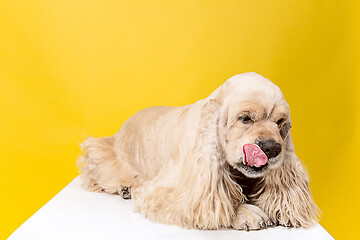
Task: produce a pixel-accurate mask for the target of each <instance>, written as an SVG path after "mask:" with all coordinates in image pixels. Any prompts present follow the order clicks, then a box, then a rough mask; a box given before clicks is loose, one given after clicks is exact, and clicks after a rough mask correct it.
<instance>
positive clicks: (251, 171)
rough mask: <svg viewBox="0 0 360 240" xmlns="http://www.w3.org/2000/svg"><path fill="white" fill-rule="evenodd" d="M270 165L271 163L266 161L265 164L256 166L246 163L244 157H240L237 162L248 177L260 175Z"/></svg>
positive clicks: (238, 166)
mask: <svg viewBox="0 0 360 240" xmlns="http://www.w3.org/2000/svg"><path fill="white" fill-rule="evenodd" d="M268 167H269V164H268V163H266V164H264V165H261V166H258V167H255V166H252V167H251V166H249V165H246V164H244V161H243V157H241V158H240V162H239V163H237V168H238V169H239V170H240V171H241V172H242V173H244V174H245V175H246V176H248V177H259V176H260V175H261V174H262V173H264V172H265V171H266V170H267V169H268Z"/></svg>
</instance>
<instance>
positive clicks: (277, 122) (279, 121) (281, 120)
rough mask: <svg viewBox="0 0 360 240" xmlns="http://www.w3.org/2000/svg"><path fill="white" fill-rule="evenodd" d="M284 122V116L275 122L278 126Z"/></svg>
mask: <svg viewBox="0 0 360 240" xmlns="http://www.w3.org/2000/svg"><path fill="white" fill-rule="evenodd" d="M284 122H285V118H280V119H279V120H277V121H276V124H277V125H278V126H279V127H280V126H281V125H282V124H283V123H284Z"/></svg>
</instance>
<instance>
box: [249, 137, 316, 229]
mask: <svg viewBox="0 0 360 240" xmlns="http://www.w3.org/2000/svg"><path fill="white" fill-rule="evenodd" d="M284 151H285V152H284V156H283V157H284V160H283V163H282V165H281V166H280V167H279V168H277V169H273V170H270V171H269V172H268V173H267V175H265V177H264V178H263V180H262V182H261V183H260V188H259V191H258V192H257V193H255V194H254V196H252V197H253V198H254V202H255V205H257V206H259V207H260V208H261V209H262V210H263V211H264V212H265V213H266V214H267V215H268V216H269V217H270V219H271V220H272V221H273V222H275V223H278V224H280V225H284V226H295V227H300V226H302V227H309V226H310V225H311V224H313V223H314V221H318V218H317V216H318V215H319V209H318V207H317V206H316V205H315V202H314V200H313V198H312V195H311V191H310V187H309V179H308V176H307V174H306V173H305V171H304V169H303V166H302V165H301V163H300V161H299V159H298V158H297V156H296V155H295V150H294V146H293V142H292V137H291V133H288V134H287V136H286V139H285V147H284Z"/></svg>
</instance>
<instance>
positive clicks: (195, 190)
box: [174, 99, 244, 229]
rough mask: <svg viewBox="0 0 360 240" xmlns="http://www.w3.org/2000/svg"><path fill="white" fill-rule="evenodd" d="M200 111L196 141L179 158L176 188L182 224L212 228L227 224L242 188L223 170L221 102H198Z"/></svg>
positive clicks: (240, 196) (240, 197)
mask: <svg viewBox="0 0 360 240" xmlns="http://www.w3.org/2000/svg"><path fill="white" fill-rule="evenodd" d="M197 107H198V110H199V111H200V112H201V115H200V121H199V125H198V126H197V130H196V131H197V135H196V141H195V145H194V147H193V149H191V150H190V151H189V152H188V153H187V154H186V156H185V158H184V159H183V160H182V161H181V162H182V164H183V166H182V167H181V171H182V172H181V173H180V175H181V182H180V183H179V184H178V185H179V186H182V187H178V188H175V189H174V191H175V195H176V196H183V197H181V198H180V199H178V202H179V204H178V205H179V209H178V210H179V211H182V215H183V216H185V219H183V221H184V225H192V226H194V225H195V226H198V227H199V228H207V229H213V228H217V227H218V226H230V219H231V216H233V215H234V214H235V209H234V205H236V203H235V202H234V199H237V201H241V200H242V199H244V197H243V196H242V194H241V188H240V186H239V185H237V184H236V183H235V182H233V180H232V179H231V178H230V176H229V174H227V172H226V171H225V170H224V165H225V158H224V154H223V150H222V147H221V146H220V144H219V128H221V126H220V115H221V110H222V109H221V104H219V102H218V101H217V100H216V99H205V100H203V101H202V102H199V103H198V105H197Z"/></svg>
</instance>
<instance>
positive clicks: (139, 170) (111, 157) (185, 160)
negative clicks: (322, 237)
mask: <svg viewBox="0 0 360 240" xmlns="http://www.w3.org/2000/svg"><path fill="white" fill-rule="evenodd" d="M250 100H251V101H250ZM254 104H255V105H256V106H257V105H259V107H258V110H259V109H260V108H261V109H264V111H267V112H268V113H269V119H270V118H271V116H272V115H271V114H272V112H274V114H276V112H279V111H281V112H282V114H286V115H288V114H289V111H288V105H287V103H286V102H285V100H284V99H283V96H282V94H281V91H280V90H279V89H278V88H277V87H276V86H275V85H274V84H273V83H271V82H270V81H269V80H267V79H265V78H263V77H262V76H260V75H258V74H255V73H245V74H239V75H236V76H234V77H232V78H230V79H229V80H227V81H226V82H225V83H224V84H223V85H222V86H220V87H219V88H218V89H217V90H215V91H214V92H213V93H212V94H211V95H210V96H209V97H208V98H206V99H203V100H200V101H198V102H196V103H194V104H192V105H187V106H183V107H152V108H147V109H144V110H142V111H140V112H138V113H136V114H135V115H133V116H132V117H130V118H129V119H128V120H127V121H126V122H125V123H124V124H123V126H122V127H121V129H120V131H119V132H118V133H117V134H115V135H114V136H111V137H107V138H98V139H95V138H89V139H86V140H85V141H84V143H83V144H82V149H83V150H84V152H85V154H84V155H83V156H82V157H80V158H79V165H80V168H81V171H82V177H83V186H84V187H85V188H86V189H88V190H90V191H105V192H108V193H119V192H121V189H122V188H123V187H131V196H132V199H133V201H134V209H135V211H137V212H141V213H142V214H144V215H145V216H146V217H148V218H150V219H151V220H153V221H157V222H162V223H167V224H177V225H180V226H183V227H190V228H194V227H195V228H201V229H219V228H222V227H231V226H232V227H234V228H238V229H258V228H260V227H263V223H264V222H265V225H266V226H269V225H270V222H271V221H272V222H278V223H280V224H284V225H287V224H288V223H289V224H291V225H293V226H309V225H310V224H311V223H312V222H313V219H316V214H317V207H316V205H315V203H314V202H313V200H312V197H311V192H310V189H309V186H308V178H307V175H306V174H305V173H304V171H303V169H302V167H301V164H300V163H299V161H298V160H297V158H296V156H295V153H294V150H293V147H292V142H291V135H290V134H288V135H287V136H286V138H285V139H282V138H281V135H280V133H279V129H278V127H277V126H276V125H275V124H274V123H273V121H270V120H269V121H259V122H258V123H254V126H253V128H252V129H251V130H246V129H245V128H244V127H243V126H241V125H239V123H237V122H236V116H237V115H236V114H238V113H237V111H238V110H239V109H241V108H244V107H251V106H253V107H255V109H254V111H255V110H256V108H257V107H256V106H255V105H254ZM274 109H275V110H274ZM259 111H260V110H259ZM234 119H235V120H234ZM270 135H271V136H273V137H274V139H277V140H278V141H279V142H281V143H282V144H283V151H282V153H281V156H279V159H276V160H277V163H276V164H275V165H274V166H273V167H272V168H271V169H269V170H268V171H267V172H266V173H263V174H261V175H259V176H258V177H261V181H260V183H259V186H258V191H257V192H254V193H253V194H252V195H251V196H245V194H244V193H243V190H242V186H241V184H242V183H241V182H238V181H236V180H235V178H234V176H233V172H234V171H232V170H234V169H237V170H238V171H242V170H241V169H239V168H238V167H237V166H238V165H237V164H238V162H239V159H241V157H242V152H241V151H240V149H241V146H242V145H243V144H245V143H247V142H251V141H254V139H255V138H256V137H259V136H260V137H264V136H270ZM274 161H275V160H274ZM239 173H240V172H239ZM248 197H251V198H252V199H254V201H253V203H252V205H249V203H250V202H248ZM244 219H245V220H244Z"/></svg>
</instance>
